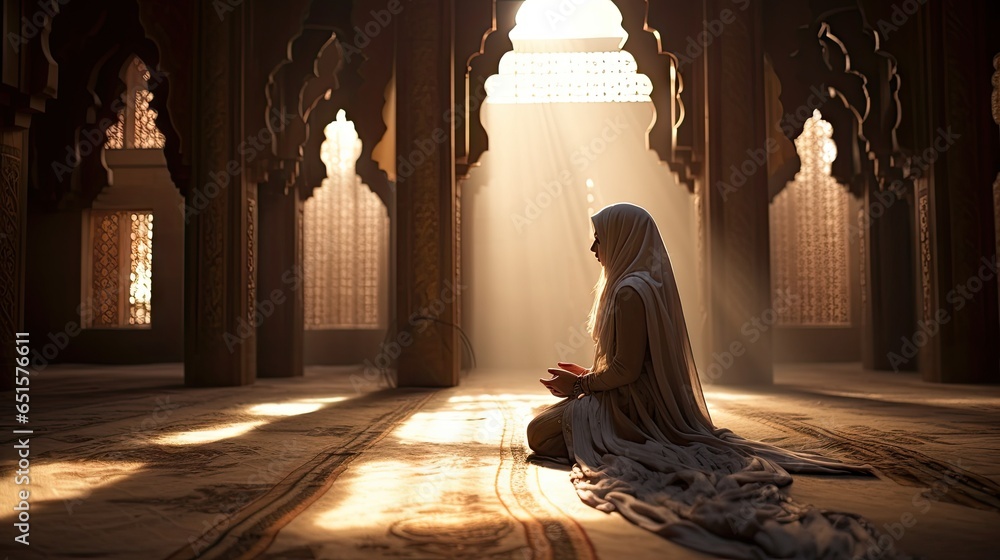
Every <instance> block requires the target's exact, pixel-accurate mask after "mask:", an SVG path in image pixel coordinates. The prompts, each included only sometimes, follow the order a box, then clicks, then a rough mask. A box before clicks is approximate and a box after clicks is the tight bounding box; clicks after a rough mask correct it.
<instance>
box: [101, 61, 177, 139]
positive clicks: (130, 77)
mask: <svg viewBox="0 0 1000 560" xmlns="http://www.w3.org/2000/svg"><path fill="white" fill-rule="evenodd" d="M150 77H151V74H150V72H149V70H148V69H147V68H146V64H145V63H144V62H143V61H142V60H140V59H139V58H133V59H132V64H131V65H129V69H128V72H127V73H126V77H125V83H126V85H127V87H128V91H129V92H131V95H129V94H126V95H125V103H126V104H125V107H124V108H123V109H122V110H121V111H119V112H118V121H117V122H116V123H115V124H113V125H111V127H109V128H108V130H107V133H106V134H107V141H106V142H105V144H104V148H105V149H108V150H119V149H123V148H134V149H142V150H149V149H161V148H163V147H164V145H166V138H165V137H164V136H163V133H161V132H160V130H159V129H158V128H157V127H156V116H157V112H156V111H154V110H153V109H152V108H150V102H151V101H152V100H153V93H152V92H151V91H150V90H149V79H150Z"/></svg>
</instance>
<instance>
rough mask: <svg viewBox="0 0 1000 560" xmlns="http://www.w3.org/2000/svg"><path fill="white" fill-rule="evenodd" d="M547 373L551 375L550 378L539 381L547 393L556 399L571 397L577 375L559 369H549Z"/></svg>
mask: <svg viewBox="0 0 1000 560" xmlns="http://www.w3.org/2000/svg"><path fill="white" fill-rule="evenodd" d="M560 365H562V364H560ZM577 367H579V366H577ZM549 373H551V374H552V377H550V378H548V379H539V381H541V383H542V385H545V387H546V388H547V389H548V390H549V392H551V393H552V394H553V395H555V396H557V397H571V396H573V385H574V384H575V383H576V380H577V378H578V377H579V375H577V374H575V373H573V372H570V371H566V370H564V369H559V368H549Z"/></svg>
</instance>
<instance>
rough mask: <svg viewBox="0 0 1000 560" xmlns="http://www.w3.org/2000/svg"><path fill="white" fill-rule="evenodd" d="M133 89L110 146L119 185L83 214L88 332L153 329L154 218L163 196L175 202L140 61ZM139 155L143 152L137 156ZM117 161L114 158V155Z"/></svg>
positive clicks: (131, 78)
mask: <svg viewBox="0 0 1000 560" xmlns="http://www.w3.org/2000/svg"><path fill="white" fill-rule="evenodd" d="M124 73H125V76H124V79H125V83H126V86H127V89H126V91H125V93H124V95H123V96H122V98H121V99H120V100H119V102H118V104H119V105H120V106H121V109H120V110H119V111H118V120H117V122H115V124H113V125H112V126H110V127H109V128H108V130H107V132H106V135H107V140H106V142H105V145H104V148H105V149H106V150H113V152H109V153H107V154H106V156H107V158H108V159H107V161H108V165H109V167H110V168H112V170H113V171H114V172H115V180H114V185H112V186H110V187H107V188H105V190H104V191H103V192H102V193H101V194H100V195H99V196H98V197H97V199H96V200H95V201H94V202H93V205H92V207H91V208H90V209H89V210H87V211H85V212H84V223H85V224H88V226H89V227H87V228H86V229H85V232H84V243H83V245H84V247H83V253H84V254H83V301H84V302H85V304H86V305H87V306H88V308H89V309H90V310H91V311H92V313H88V314H86V315H85V319H88V320H87V321H86V324H85V325H84V326H85V327H86V328H97V329H101V328H149V327H150V326H151V325H152V285H153V214H154V207H156V206H164V205H165V204H162V203H161V202H160V198H161V197H163V196H164V195H163V193H164V192H165V193H166V196H167V197H170V196H171V195H173V196H176V192H174V191H173V186H172V184H171V183H170V182H169V174H168V173H167V170H166V165H165V163H166V162H165V161H164V160H163V155H162V148H163V146H164V137H163V134H162V133H161V132H160V131H159V130H158V129H157V128H156V111H154V110H152V109H150V108H149V104H150V101H152V99H153V94H152V92H151V91H150V90H149V79H150V72H149V70H147V69H146V65H145V63H143V61H142V60H141V59H139V57H132V59H131V60H130V61H128V62H127V63H126V66H125V69H124ZM132 150H142V151H141V152H140V151H132ZM112 156H113V157H112Z"/></svg>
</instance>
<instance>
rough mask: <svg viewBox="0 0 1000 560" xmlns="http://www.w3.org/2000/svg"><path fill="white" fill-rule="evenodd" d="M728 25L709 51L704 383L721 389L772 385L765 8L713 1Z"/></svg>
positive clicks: (710, 5)
mask: <svg viewBox="0 0 1000 560" xmlns="http://www.w3.org/2000/svg"><path fill="white" fill-rule="evenodd" d="M705 9H706V12H705V17H706V18H707V19H713V18H716V17H720V14H723V13H725V21H729V22H730V23H729V24H728V25H727V27H726V30H725V33H722V34H720V35H719V36H718V37H716V38H715V39H714V41H713V42H712V43H711V44H710V45H709V46H708V47H707V48H706V52H705V55H704V57H703V61H699V62H697V63H699V64H705V65H706V70H707V80H706V82H707V92H706V102H707V106H708V114H709V115H711V119H712V121H711V122H712V124H713V126H712V130H711V133H710V134H709V135H708V138H707V160H708V166H707V177H706V180H707V188H706V189H705V205H706V212H707V216H708V222H709V223H708V232H707V234H708V241H707V242H708V255H709V256H708V266H709V271H710V273H709V279H708V282H709V295H708V301H707V307H708V310H709V317H710V321H711V327H710V329H709V339H710V342H709V349H710V352H711V354H710V357H709V361H708V362H707V364H706V363H703V364H702V365H701V373H702V378H703V379H704V380H705V381H707V382H710V383H721V384H768V383H771V381H772V356H771V335H772V332H773V327H774V325H775V321H776V319H777V317H776V314H775V312H774V310H773V309H772V307H771V286H770V282H771V273H770V241H769V237H768V227H769V223H768V183H767V134H766V122H765V121H766V111H765V102H764V99H765V97H764V53H763V45H762V40H761V31H760V21H761V5H760V3H758V2H751V3H750V4H749V5H748V7H747V9H745V10H739V9H734V8H733V4H732V3H731V2H729V1H727V0H709V1H708V2H706V7H705Z"/></svg>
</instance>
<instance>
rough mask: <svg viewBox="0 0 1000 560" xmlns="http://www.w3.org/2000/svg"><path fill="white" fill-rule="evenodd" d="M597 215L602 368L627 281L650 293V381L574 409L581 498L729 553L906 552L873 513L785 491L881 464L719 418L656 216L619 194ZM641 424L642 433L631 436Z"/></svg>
mask: <svg viewBox="0 0 1000 560" xmlns="http://www.w3.org/2000/svg"><path fill="white" fill-rule="evenodd" d="M593 222H594V227H595V230H596V233H597V236H598V239H599V242H600V245H601V251H602V262H603V263H604V273H603V274H604V276H603V278H602V281H601V282H600V283H599V286H601V285H603V290H602V293H600V294H599V298H598V299H597V301H596V302H595V306H594V308H595V311H594V316H593V321H592V324H593V325H594V333H593V334H594V337H595V340H596V341H597V355H596V357H595V367H594V369H595V370H598V369H599V368H600V367H601V366H602V364H604V363H606V360H607V352H608V349H610V348H613V347H614V340H613V337H614V332H615V325H614V324H613V321H614V313H613V312H612V307H613V304H614V303H613V302H615V301H616V296H617V293H618V291H619V290H621V289H622V288H623V287H625V286H629V287H631V288H633V289H634V290H635V291H636V292H637V293H638V294H639V296H640V297H641V298H642V302H643V305H644V307H645V314H646V327H647V332H648V337H649V355H648V361H647V362H646V364H645V366H644V367H645V371H644V373H643V375H640V376H639V380H638V381H636V382H634V383H631V384H629V385H626V386H623V387H620V388H618V389H614V390H612V391H603V392H596V393H594V394H592V395H589V396H587V397H584V398H582V399H579V400H573V401H571V402H570V404H569V406H567V407H566V409H565V412H564V415H565V421H564V423H563V424H564V426H567V428H566V429H567V430H568V433H567V434H566V436H567V438H566V439H567V443H569V444H570V445H569V446H570V452H571V454H572V455H573V456H574V458H575V460H576V463H577V464H576V465H575V466H574V469H573V474H572V479H573V483H574V485H575V487H576V490H577V493H578V494H579V496H580V498H581V499H582V500H583V501H584V502H585V503H587V504H589V505H591V506H593V507H596V508H597V509H600V510H603V511H619V512H621V513H622V515H624V516H625V517H626V518H628V519H629V520H630V521H632V522H634V523H636V524H637V525H639V526H642V527H644V528H646V529H648V530H650V531H653V532H655V533H658V534H660V535H663V536H665V537H668V538H670V539H671V540H674V541H676V542H678V543H680V544H683V545H686V546H689V547H691V548H694V549H696V550H700V551H703V552H707V553H710V554H715V555H719V556H722V557H726V558H748V559H749V558H854V557H864V558H869V557H870V558H883V557H884V558H905V556H903V555H902V554H900V553H898V552H897V551H896V550H895V549H894V548H893V547H892V546H889V547H882V546H879V545H880V544H884V540H883V541H882V543H880V541H879V538H880V537H883V539H884V535H881V534H880V533H879V532H878V531H877V530H876V529H875V528H874V526H873V525H872V524H871V523H869V522H868V521H866V520H865V519H864V518H862V517H860V516H857V515H853V514H849V513H839V512H829V511H824V510H820V509H818V508H815V507H812V506H808V505H803V504H796V503H794V502H793V501H792V500H791V499H790V498H789V497H788V496H787V494H786V493H785V492H784V491H782V488H783V487H786V486H788V485H789V484H791V482H792V477H791V476H790V475H789V471H792V472H810V473H854V474H870V473H871V472H872V469H871V467H869V466H867V465H850V464H846V463H842V462H839V461H836V460H833V459H828V458H824V457H822V456H819V455H816V454H811V453H803V452H792V451H788V450H784V449H780V448H777V447H774V446H771V445H768V444H765V443H761V442H755V441H750V440H746V439H744V438H741V437H739V436H737V435H735V434H733V433H732V432H731V431H729V430H726V429H720V428H716V427H715V426H714V425H713V424H712V420H711V417H710V415H709V411H708V407H707V406H706V404H705V398H704V395H703V393H702V388H701V382H700V380H699V378H698V371H697V368H696V366H695V362H694V356H693V353H692V350H691V343H690V341H689V339H688V332H687V326H686V324H685V321H684V314H683V310H682V308H681V300H680V296H679V294H678V291H677V285H676V283H675V281H674V274H673V270H672V269H671V266H670V260H669V256H668V254H667V251H666V248H665V247H664V245H663V241H662V239H661V238H660V234H659V231H658V230H657V228H656V224H655V223H654V222H653V220H652V218H651V217H650V216H649V214H648V213H647V212H646V211H645V210H643V209H642V208H640V207H638V206H634V205H631V204H616V205H612V206H609V207H607V208H605V209H604V210H602V211H600V212H598V213H597V214H596V215H595V216H594V218H593ZM637 433H638V434H641V436H642V437H628V438H626V437H622V434H637ZM640 441H641V443H639V442H640ZM872 554H874V555H872Z"/></svg>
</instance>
